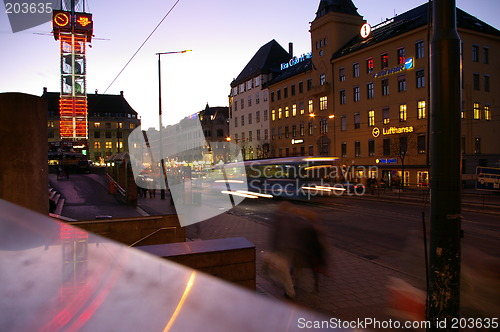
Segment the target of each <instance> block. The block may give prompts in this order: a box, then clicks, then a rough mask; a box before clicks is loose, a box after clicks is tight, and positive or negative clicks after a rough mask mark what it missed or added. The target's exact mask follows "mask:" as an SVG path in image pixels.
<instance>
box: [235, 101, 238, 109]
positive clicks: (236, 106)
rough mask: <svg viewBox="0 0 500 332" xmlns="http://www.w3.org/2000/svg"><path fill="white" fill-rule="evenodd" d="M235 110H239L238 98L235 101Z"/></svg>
mask: <svg viewBox="0 0 500 332" xmlns="http://www.w3.org/2000/svg"><path fill="white" fill-rule="evenodd" d="M234 110H235V111H237V110H238V101H237V100H235V101H234Z"/></svg>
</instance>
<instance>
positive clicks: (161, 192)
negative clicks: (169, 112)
mask: <svg viewBox="0 0 500 332" xmlns="http://www.w3.org/2000/svg"><path fill="white" fill-rule="evenodd" d="M186 52H191V50H184V51H174V52H160V53H156V55H158V116H159V120H160V121H159V122H160V123H159V125H160V128H159V133H160V136H159V137H160V158H159V159H160V163H161V169H162V174H163V181H164V183H165V185H166V184H167V182H166V181H167V173H166V171H165V163H164V160H163V139H162V133H161V131H162V127H163V121H162V118H161V117H162V109H161V56H162V55H164V54H178V53H186ZM160 196H161V199H165V189H161V190H160Z"/></svg>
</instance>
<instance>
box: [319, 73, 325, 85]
mask: <svg viewBox="0 0 500 332" xmlns="http://www.w3.org/2000/svg"><path fill="white" fill-rule="evenodd" d="M325 83H326V78H325V74H321V75H319V85H325Z"/></svg>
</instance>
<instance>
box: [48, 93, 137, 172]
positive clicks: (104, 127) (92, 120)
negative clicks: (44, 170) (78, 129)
mask: <svg viewBox="0 0 500 332" xmlns="http://www.w3.org/2000/svg"><path fill="white" fill-rule="evenodd" d="M42 98H45V99H46V100H47V104H48V112H49V113H48V142H49V148H50V147H52V148H56V147H60V146H64V145H65V146H67V147H68V148H69V149H73V150H75V151H78V152H80V151H82V152H84V153H86V154H87V157H88V159H89V160H91V161H94V162H101V163H102V162H104V161H105V160H106V158H107V157H109V156H111V155H114V154H116V153H119V152H124V151H128V136H129V135H130V133H131V132H132V131H133V130H134V129H135V128H137V127H139V126H140V124H141V121H140V119H139V117H138V115H137V112H136V111H134V110H133V109H132V107H130V105H129V104H128V102H127V100H126V99H125V97H124V95H123V92H121V93H120V94H119V95H105V94H98V93H97V92H96V93H95V94H89V95H87V100H88V139H87V141H86V142H85V141H79V142H78V147H76V146H73V145H72V142H71V141H61V139H60V132H59V128H60V116H59V93H58V92H47V89H44V91H43V94H42Z"/></svg>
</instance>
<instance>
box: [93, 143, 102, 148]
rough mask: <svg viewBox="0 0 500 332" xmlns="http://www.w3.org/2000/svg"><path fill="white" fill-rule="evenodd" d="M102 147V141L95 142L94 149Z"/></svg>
mask: <svg viewBox="0 0 500 332" xmlns="http://www.w3.org/2000/svg"><path fill="white" fill-rule="evenodd" d="M100 148H101V142H94V149H96V150H99V149H100Z"/></svg>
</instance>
